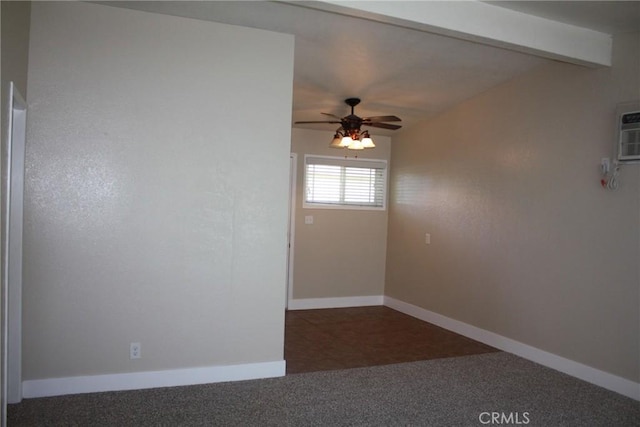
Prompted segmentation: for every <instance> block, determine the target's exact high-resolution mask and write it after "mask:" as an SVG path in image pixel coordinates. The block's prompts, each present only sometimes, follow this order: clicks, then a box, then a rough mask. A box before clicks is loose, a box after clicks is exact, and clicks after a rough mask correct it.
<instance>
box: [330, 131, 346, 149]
mask: <svg viewBox="0 0 640 427" xmlns="http://www.w3.org/2000/svg"><path fill="white" fill-rule="evenodd" d="M329 147H330V148H344V147H343V146H342V135H341V134H340V133H336V134H335V135H334V137H333V141H331V144H329Z"/></svg>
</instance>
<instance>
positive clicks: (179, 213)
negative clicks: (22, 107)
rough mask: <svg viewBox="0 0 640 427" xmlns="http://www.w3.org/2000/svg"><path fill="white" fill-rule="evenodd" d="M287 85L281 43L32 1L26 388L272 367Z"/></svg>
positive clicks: (278, 334) (277, 349) (246, 33)
mask: <svg viewBox="0 0 640 427" xmlns="http://www.w3.org/2000/svg"><path fill="white" fill-rule="evenodd" d="M292 73H293V37H291V36H287V35H283V34H276V33H269V32H265V31H259V30H252V29H247V28H240V27H232V26H227V25H221V24H216V23H210V22H204V21H199V20H191V19H185V18H177V17H171V16H162V15H156V14H151V13H146V12H138V11H131V10H126V9H119V8H112V7H109V6H103V5H96V4H87V3H76V2H68V3H67V2H56V3H49V2H39V3H34V5H33V17H32V33H31V47H30V63H29V97H28V103H29V106H30V109H31V110H30V116H29V124H28V147H27V172H26V175H27V176H26V195H25V196H26V199H25V260H26V261H25V265H24V291H25V293H24V378H25V379H27V380H33V379H46V378H56V377H73V376H79V375H96V374H112V373H126V372H137V371H151V370H169V369H178V368H189V367H197V366H219V365H228V364H243V363H254V362H265V361H282V359H283V332H284V315H283V311H284V298H283V295H284V290H285V264H286V230H287V198H288V169H289V163H288V162H289V160H288V157H289V146H290V120H291V98H292V80H293V77H292V75H293V74H292ZM131 342H140V343H141V344H142V358H141V359H139V360H130V359H129V344H130V343H131Z"/></svg>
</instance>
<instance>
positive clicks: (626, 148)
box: [617, 108, 640, 162]
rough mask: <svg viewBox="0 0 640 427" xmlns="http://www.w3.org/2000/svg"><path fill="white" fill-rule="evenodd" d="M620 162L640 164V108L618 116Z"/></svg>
mask: <svg viewBox="0 0 640 427" xmlns="http://www.w3.org/2000/svg"><path fill="white" fill-rule="evenodd" d="M617 148H618V149H617V152H618V161H619V162H640V108H638V109H637V110H634V111H624V112H621V113H620V114H619V115H618V147H617Z"/></svg>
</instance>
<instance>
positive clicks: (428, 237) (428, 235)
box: [424, 233, 431, 245]
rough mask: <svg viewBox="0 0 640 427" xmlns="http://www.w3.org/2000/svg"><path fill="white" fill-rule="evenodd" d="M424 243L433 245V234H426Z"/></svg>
mask: <svg viewBox="0 0 640 427" xmlns="http://www.w3.org/2000/svg"><path fill="white" fill-rule="evenodd" d="M424 243H425V245H430V244H431V234H429V233H424Z"/></svg>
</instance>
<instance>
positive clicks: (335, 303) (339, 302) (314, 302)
mask: <svg viewBox="0 0 640 427" xmlns="http://www.w3.org/2000/svg"><path fill="white" fill-rule="evenodd" d="M384 298H385V297H383V296H382V295H372V296H361V297H339V298H305V299H292V300H289V310H311V309H317V308H345V307H367V306H371V305H382V303H383V301H384Z"/></svg>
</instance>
